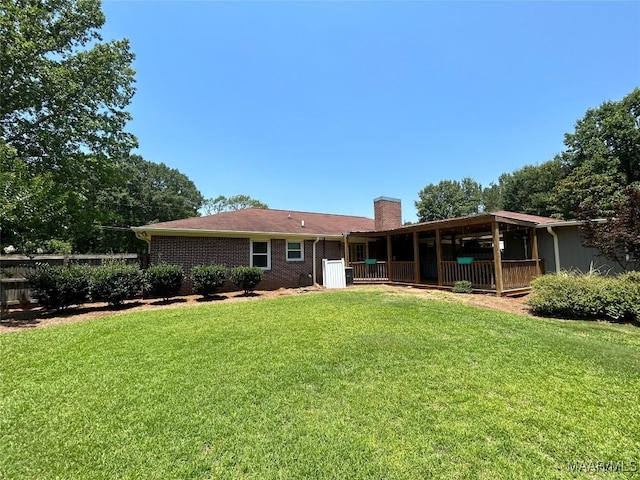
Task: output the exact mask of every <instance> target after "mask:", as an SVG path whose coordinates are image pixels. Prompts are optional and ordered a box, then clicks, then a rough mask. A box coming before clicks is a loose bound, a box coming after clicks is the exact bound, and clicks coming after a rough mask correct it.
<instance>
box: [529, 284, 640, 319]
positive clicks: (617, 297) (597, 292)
mask: <svg viewBox="0 0 640 480" xmlns="http://www.w3.org/2000/svg"><path fill="white" fill-rule="evenodd" d="M531 288H532V294H531V297H530V298H529V300H528V301H527V303H528V305H529V306H530V307H531V310H532V311H533V312H534V313H536V314H539V315H549V316H554V317H563V318H604V319H611V320H621V319H633V318H634V317H635V318H638V316H639V314H640V308H639V307H638V304H639V303H640V283H638V284H636V283H634V282H633V281H631V280H628V279H625V278H624V277H623V276H619V277H602V276H598V275H576V274H571V273H561V274H558V275H543V276H541V277H538V278H536V279H535V280H534V281H533V282H531Z"/></svg>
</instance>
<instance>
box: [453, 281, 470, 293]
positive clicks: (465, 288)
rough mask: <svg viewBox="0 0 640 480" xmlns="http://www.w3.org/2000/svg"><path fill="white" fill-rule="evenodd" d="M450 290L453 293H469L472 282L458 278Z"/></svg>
mask: <svg viewBox="0 0 640 480" xmlns="http://www.w3.org/2000/svg"><path fill="white" fill-rule="evenodd" d="M451 291H452V292H453V293H471V292H472V291H473V284H472V283H471V282H470V281H469V280H459V281H457V282H456V283H454V284H453V288H452V289H451Z"/></svg>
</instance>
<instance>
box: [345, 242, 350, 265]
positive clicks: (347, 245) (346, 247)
mask: <svg viewBox="0 0 640 480" xmlns="http://www.w3.org/2000/svg"><path fill="white" fill-rule="evenodd" d="M344 264H345V266H347V267H348V266H349V235H345V236H344Z"/></svg>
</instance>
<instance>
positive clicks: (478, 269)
mask: <svg viewBox="0 0 640 480" xmlns="http://www.w3.org/2000/svg"><path fill="white" fill-rule="evenodd" d="M460 280H468V281H469V282H471V283H472V285H473V288H482V289H485V290H494V289H495V288H496V276H495V268H494V265H493V260H478V261H473V262H471V263H466V264H461V263H458V262H457V261H453V262H442V284H443V285H446V286H449V287H452V286H453V284H454V283H456V282H457V281H460Z"/></svg>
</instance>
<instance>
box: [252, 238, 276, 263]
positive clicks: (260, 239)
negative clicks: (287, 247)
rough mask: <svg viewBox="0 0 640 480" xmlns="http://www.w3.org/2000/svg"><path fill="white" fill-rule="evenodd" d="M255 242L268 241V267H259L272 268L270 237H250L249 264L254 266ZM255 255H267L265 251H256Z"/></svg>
mask: <svg viewBox="0 0 640 480" xmlns="http://www.w3.org/2000/svg"><path fill="white" fill-rule="evenodd" d="M253 242H260V243H266V244H267V253H266V255H267V266H266V267H258V268H261V269H262V270H271V240H270V239H264V238H250V239H249V265H250V266H252V267H253V266H254V265H253V255H254V253H253ZM255 255H265V254H264V253H256V254H255Z"/></svg>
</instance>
